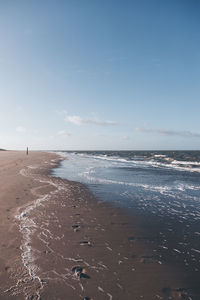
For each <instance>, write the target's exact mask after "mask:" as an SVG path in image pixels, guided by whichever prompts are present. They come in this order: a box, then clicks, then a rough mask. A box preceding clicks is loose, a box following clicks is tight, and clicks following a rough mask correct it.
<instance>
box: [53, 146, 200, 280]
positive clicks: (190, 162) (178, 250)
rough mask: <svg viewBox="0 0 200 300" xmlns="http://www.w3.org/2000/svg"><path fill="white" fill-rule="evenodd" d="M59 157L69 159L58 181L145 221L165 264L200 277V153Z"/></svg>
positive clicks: (86, 153)
mask: <svg viewBox="0 0 200 300" xmlns="http://www.w3.org/2000/svg"><path fill="white" fill-rule="evenodd" d="M59 153H60V154H61V155H62V156H65V157H66V160H64V161H63V162H62V164H61V166H60V167H59V168H57V169H55V170H54V171H53V175H54V176H58V177H62V178H66V179H68V180H72V181H78V182H81V183H84V184H86V185H87V186H88V187H89V188H90V189H91V191H92V192H93V193H94V194H95V195H96V196H97V197H98V198H99V199H100V200H102V201H109V202H112V203H113V205H117V206H120V207H123V208H125V209H127V211H128V213H129V214H132V215H133V216H134V214H137V215H141V216H143V217H145V218H146V220H149V227H150V228H153V230H154V235H155V238H156V240H157V243H158V248H159V249H158V250H159V251H160V253H161V257H163V260H164V259H165V257H171V260H172V261H175V262H181V263H182V264H183V265H184V267H185V268H186V270H188V271H191V272H196V273H198V274H200V273H199V271H200V151H78V152H72V151H71V152H65V151H62V152H59ZM152 224H153V225H152ZM152 226H153V227H152Z"/></svg>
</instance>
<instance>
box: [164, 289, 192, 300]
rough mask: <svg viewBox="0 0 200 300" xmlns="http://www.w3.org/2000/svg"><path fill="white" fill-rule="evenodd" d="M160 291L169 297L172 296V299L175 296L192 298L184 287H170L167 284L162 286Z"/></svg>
mask: <svg viewBox="0 0 200 300" xmlns="http://www.w3.org/2000/svg"><path fill="white" fill-rule="evenodd" d="M162 293H163V294H164V295H165V296H167V297H169V298H172V299H174V297H176V298H175V299H187V300H189V299H192V298H191V297H190V296H189V294H188V291H187V289H186V288H177V289H172V288H170V287H169V286H168V287H164V288H163V289H162Z"/></svg>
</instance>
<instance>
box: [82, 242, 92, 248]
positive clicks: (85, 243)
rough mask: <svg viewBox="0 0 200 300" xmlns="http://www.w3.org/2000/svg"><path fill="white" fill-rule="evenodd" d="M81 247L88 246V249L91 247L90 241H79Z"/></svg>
mask: <svg viewBox="0 0 200 300" xmlns="http://www.w3.org/2000/svg"><path fill="white" fill-rule="evenodd" d="M80 245H81V246H88V247H92V246H93V245H92V243H91V242H90V241H81V242H80Z"/></svg>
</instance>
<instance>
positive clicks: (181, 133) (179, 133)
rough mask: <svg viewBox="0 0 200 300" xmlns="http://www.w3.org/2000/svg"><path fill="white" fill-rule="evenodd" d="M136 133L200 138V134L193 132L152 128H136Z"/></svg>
mask: <svg viewBox="0 0 200 300" xmlns="http://www.w3.org/2000/svg"><path fill="white" fill-rule="evenodd" d="M134 131H137V132H146V133H152V134H159V135H167V136H181V137H198V138H200V133H196V132H192V131H187V130H185V131H176V130H165V129H151V128H135V129H134Z"/></svg>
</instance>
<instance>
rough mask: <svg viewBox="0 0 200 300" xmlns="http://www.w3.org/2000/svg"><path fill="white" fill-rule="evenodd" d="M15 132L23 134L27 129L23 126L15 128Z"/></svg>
mask: <svg viewBox="0 0 200 300" xmlns="http://www.w3.org/2000/svg"><path fill="white" fill-rule="evenodd" d="M16 131H17V132H21V133H25V132H27V129H26V128H25V127H23V126H17V127H16Z"/></svg>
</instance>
